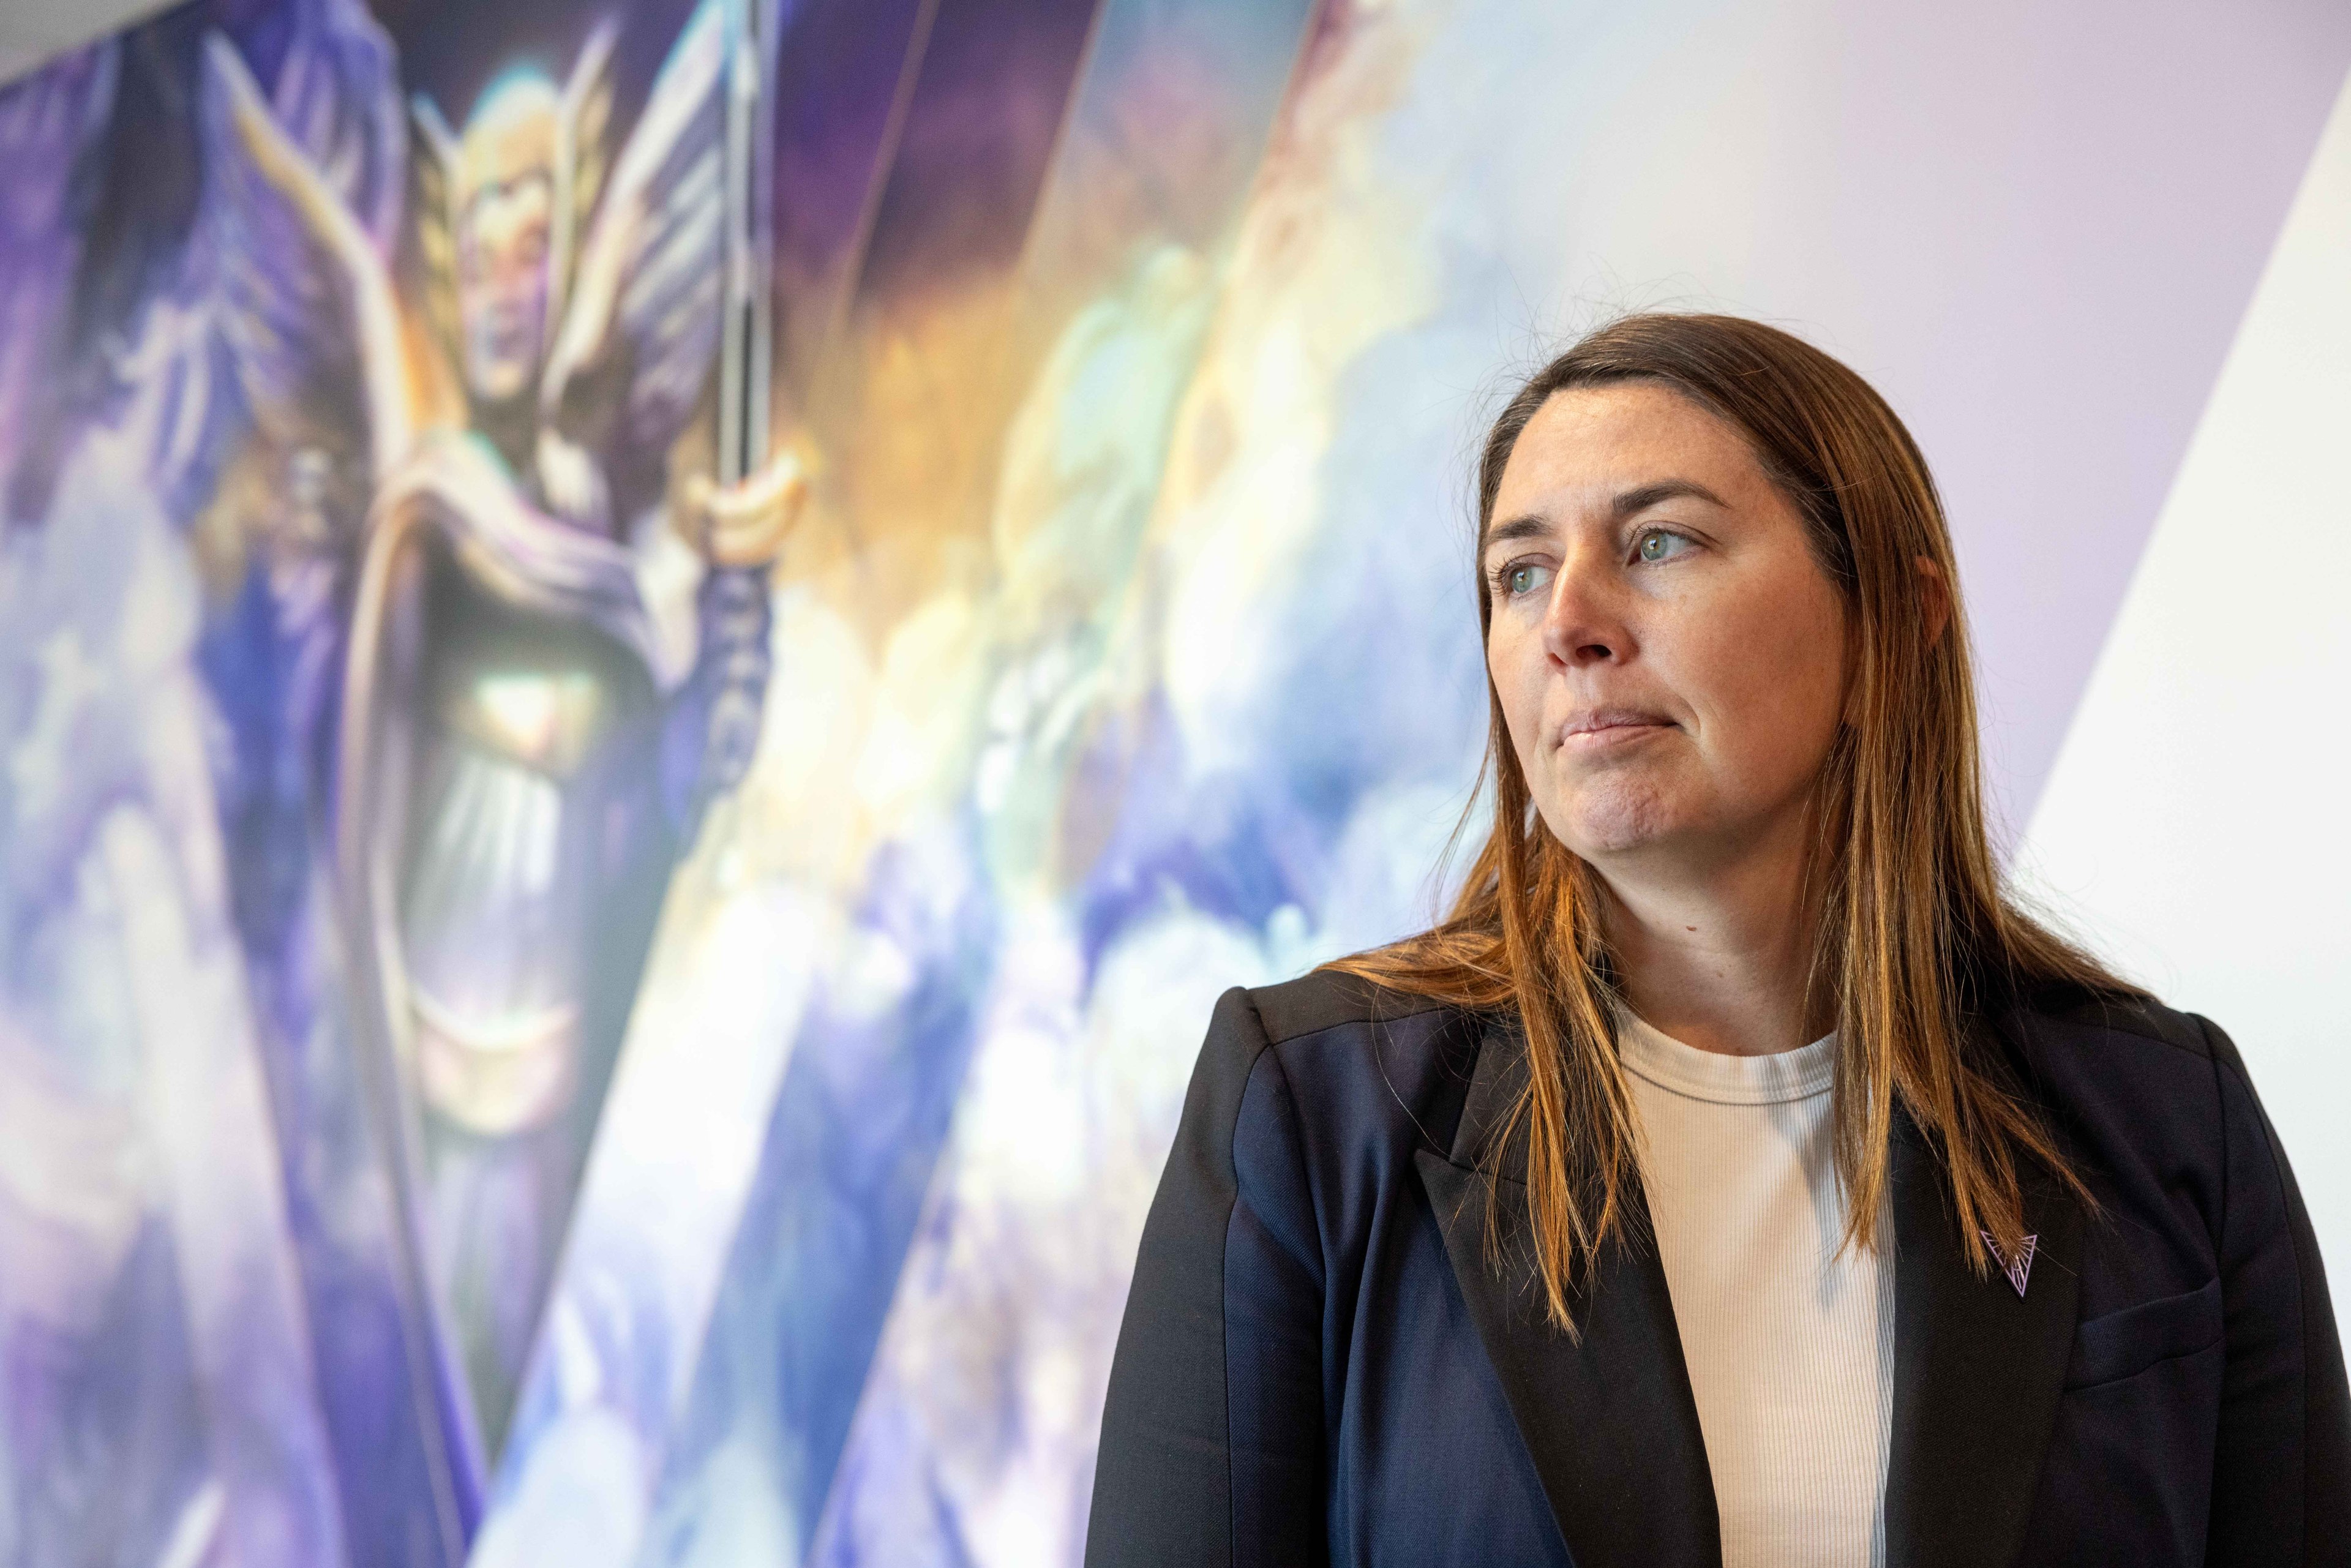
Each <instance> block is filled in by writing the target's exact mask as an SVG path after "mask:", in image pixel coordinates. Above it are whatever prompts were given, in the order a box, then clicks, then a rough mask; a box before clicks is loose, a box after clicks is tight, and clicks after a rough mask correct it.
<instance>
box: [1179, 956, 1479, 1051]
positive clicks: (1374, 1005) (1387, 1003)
mask: <svg viewBox="0 0 2351 1568" xmlns="http://www.w3.org/2000/svg"><path fill="white" fill-rule="evenodd" d="M1235 998H1239V999H1241V1000H1244V1001H1246V1003H1247V1004H1248V1007H1249V1011H1250V1013H1251V1015H1252V1016H1253V1017H1254V1019H1256V1021H1257V1024H1258V1027H1259V1029H1261V1030H1263V1032H1264V1038H1265V1042H1266V1043H1267V1044H1269V1045H1281V1044H1285V1043H1287V1042H1289V1041H1290V1040H1302V1039H1305V1038H1306V1037H1308V1036H1310V1035H1318V1034H1322V1033H1323V1032H1325V1031H1327V1030H1384V1029H1388V1028H1393V1027H1394V1026H1395V1025H1397V1024H1400V1023H1403V1022H1404V1021H1405V1020H1406V1019H1429V1020H1431V1021H1435V1018H1434V1017H1433V1015H1438V1016H1442V1017H1444V1018H1445V1019H1448V1020H1452V1019H1475V1018H1479V1017H1480V1016H1481V1015H1479V1014H1476V1013H1474V1012H1472V1011H1471V1010H1470V1009H1467V1008H1463V1007H1461V1006H1459V1005H1458V1004H1456V1003H1453V1002H1447V1001H1445V1000H1442V999H1440V998H1435V997H1426V996H1417V995H1415V994H1414V993H1412V992H1409V991H1400V990H1397V989H1395V988H1394V987H1390V986H1384V985H1381V984H1380V983H1379V982H1378V981H1376V980H1371V979H1367V978H1365V977H1363V976H1361V975H1357V974H1352V973H1350V972H1348V971H1347V970H1344V969H1327V968H1326V969H1313V970H1310V971H1309V972H1307V973H1306V974H1303V975H1301V976H1299V977H1297V978H1296V979H1294V980H1283V981H1281V982H1280V983H1279V984H1277V985H1271V986H1249V987H1239V986H1236V987H1235V988H1233V989H1232V990H1231V991H1228V992H1227V993H1226V999H1227V1001H1228V1002H1230V1001H1232V1000H1234V999H1235Z"/></svg>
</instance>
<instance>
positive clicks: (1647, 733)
mask: <svg viewBox="0 0 2351 1568" xmlns="http://www.w3.org/2000/svg"><path fill="white" fill-rule="evenodd" d="M1675 727H1676V726H1675V725H1674V724H1673V722H1672V721H1671V720H1669V719H1664V718H1659V717H1658V716H1656V715H1655V714H1632V713H1624V714H1616V713H1611V714H1594V715H1593V716H1591V717H1589V718H1580V719H1577V720H1576V721H1575V722H1574V723H1573V724H1571V725H1569V726H1568V727H1567V730H1566V733H1564V734H1563V735H1562V736H1561V737H1560V744H1561V745H1562V746H1570V747H1574V748H1575V749H1576V750H1578V751H1605V750H1609V749H1611V748H1613V747H1619V746H1630V745H1633V744H1634V743H1635V742H1637V741H1642V740H1646V739H1647V738H1648V737H1651V736H1653V735H1657V734H1660V733H1662V732H1663V731H1666V730H1668V729H1672V728H1675Z"/></svg>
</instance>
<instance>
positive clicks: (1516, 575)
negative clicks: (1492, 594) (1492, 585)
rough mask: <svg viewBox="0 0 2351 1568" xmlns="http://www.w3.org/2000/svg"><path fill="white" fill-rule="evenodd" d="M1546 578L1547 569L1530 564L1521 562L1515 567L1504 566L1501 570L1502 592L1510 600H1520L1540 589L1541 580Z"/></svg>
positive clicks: (1547, 574) (1548, 573)
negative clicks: (1523, 596) (1507, 595)
mask: <svg viewBox="0 0 2351 1568" xmlns="http://www.w3.org/2000/svg"><path fill="white" fill-rule="evenodd" d="M1548 576H1550V572H1549V570H1547V569H1545V568H1543V567H1540V566H1536V565H1533V564H1532V563H1531V562H1523V561H1522V562H1520V564H1519V565H1517V566H1506V567H1504V568H1503V569H1502V591H1503V592H1504V593H1507V594H1509V595H1510V597H1511V598H1512V599H1517V598H1520V597H1521V596H1522V595H1525V594H1529V593H1532V592H1533V591H1535V590H1537V589H1538V588H1541V586H1542V585H1543V580H1544V579H1545V578H1547V577H1548Z"/></svg>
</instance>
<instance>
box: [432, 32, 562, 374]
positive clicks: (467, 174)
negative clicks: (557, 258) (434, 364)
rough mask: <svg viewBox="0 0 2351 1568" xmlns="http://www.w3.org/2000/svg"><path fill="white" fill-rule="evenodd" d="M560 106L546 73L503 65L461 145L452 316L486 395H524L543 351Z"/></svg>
mask: <svg viewBox="0 0 2351 1568" xmlns="http://www.w3.org/2000/svg"><path fill="white" fill-rule="evenodd" d="M560 103H561V100H560V99H559V96H558V95H557V92H556V88H555V84H554V83H553V82H552V81H550V80H549V79H548V78H547V77H545V76H544V75H541V74H540V73H538V72H537V71H528V70H517V71H512V72H509V73H507V75H505V76H502V77H500V78H498V79H497V80H496V81H495V82H493V83H492V84H491V85H490V87H489V88H488V89H486V91H485V92H484V93H483V94H482V97H481V100H480V102H478V103H477V104H476V105H475V108H474V112H473V114H472V116H471V117H470V118H469V119H467V120H466V121H465V134H464V136H463V137H462V138H461V139H460V141H459V142H458V147H457V158H456V168H455V181H454V189H453V191H452V193H451V194H452V197H453V200H452V203H451V205H452V207H453V209H454V212H455V229H456V236H455V237H456V242H457V243H456V252H457V319H458V324H459V333H460V337H461V340H462V342H461V349H462V352H463V356H464V360H465V383H466V386H467V388H468V389H469V390H470V391H471V392H473V394H474V396H475V398H476V399H479V400H481V401H483V402H507V401H509V400H511V399H514V398H517V397H519V396H521V395H523V394H524V393H526V392H529V391H530V390H531V389H532V387H533V386H534V385H535V384H536V382H537V381H538V371H539V362H540V359H541V357H542V356H543V355H544V353H545V352H546V349H547V338H548V330H549V329H548V297H549V288H550V287H551V280H550V278H549V260H548V257H549V237H550V235H551V232H552V229H553V226H554V221H555V198H556V177H555V176H556V169H555V161H556V158H557V156H558V152H557V149H558V146H559V140H560V138H559V121H560V118H561V108H560Z"/></svg>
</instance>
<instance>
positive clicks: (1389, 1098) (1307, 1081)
mask: <svg viewBox="0 0 2351 1568" xmlns="http://www.w3.org/2000/svg"><path fill="white" fill-rule="evenodd" d="M1500 1021H1501V1020H1500V1019H1498V1018H1497V1017H1496V1016H1495V1015H1493V1014H1490V1013H1487V1012H1483V1011H1479V1010H1478V1009H1471V1008H1467V1007H1463V1006H1461V1005H1459V1004H1458V1003H1454V1002H1449V1001H1446V1000H1443V999H1441V998H1433V997H1427V996H1419V995H1415V994H1413V993H1411V992H1407V991H1401V990H1396V989H1395V988H1391V987H1387V986H1383V985H1380V984H1378V983H1377V982H1375V981H1373V980H1369V979H1366V978H1364V977H1362V976H1359V975H1353V974H1349V973H1347V972H1345V971H1343V970H1337V969H1317V970H1314V971H1312V972H1311V973H1309V974H1306V975H1302V976H1301V977H1298V978H1296V979H1294V980H1286V981H1283V982H1282V983H1280V984H1279V985H1271V986H1253V987H1240V986H1236V987H1234V988H1232V989H1230V990H1228V991H1227V992H1226V993H1225V994H1224V996H1223V997H1222V998H1220V999H1219V1000H1218V1002H1217V1011H1216V1016H1215V1019H1214V1020H1213V1021H1212V1022H1211V1023H1210V1025H1209V1028H1208V1039H1207V1044H1206V1046H1205V1047H1204V1048H1203V1049H1202V1052H1201V1064H1200V1066H1201V1071H1202V1072H1203V1073H1205V1074H1208V1075H1211V1076H1212V1077H1214V1078H1216V1079H1219V1080H1223V1081H1225V1082H1230V1083H1232V1084H1233V1085H1234V1088H1235V1090H1236V1091H1238V1090H1240V1089H1241V1085H1242V1081H1246V1080H1249V1079H1251V1078H1257V1077H1263V1078H1265V1079H1266V1080H1268V1081H1269V1082H1270V1084H1278V1085H1279V1089H1280V1092H1281V1094H1282V1096H1283V1098H1284V1099H1286V1100H1287V1102H1288V1103H1289V1104H1290V1106H1292V1107H1293V1108H1294V1113H1295V1114H1296V1115H1297V1116H1298V1117H1299V1118H1300V1120H1301V1122H1304V1123H1311V1124H1321V1125H1322V1126H1323V1127H1324V1130H1325V1131H1326V1132H1329V1133H1338V1134H1342V1136H1341V1139H1340V1141H1341V1142H1347V1141H1350V1140H1351V1138H1352V1137H1353V1136H1356V1135H1362V1134H1371V1135H1374V1136H1380V1135H1384V1130H1386V1129H1388V1126H1389V1124H1391V1123H1394V1124H1395V1125H1396V1127H1397V1128H1400V1129H1413V1128H1415V1127H1417V1129H1418V1130H1419V1131H1420V1133H1422V1134H1424V1135H1436V1136H1437V1137H1438V1146H1439V1148H1440V1150H1441V1149H1442V1148H1443V1147H1444V1146H1446V1145H1445V1142H1444V1138H1445V1136H1446V1135H1449V1131H1450V1125H1451V1124H1452V1122H1453V1121H1454V1120H1455V1119H1456V1118H1457V1117H1458V1113H1459V1108H1460V1103H1461V1099H1462V1095H1463V1093H1464V1092H1465V1091H1466V1090H1467V1087H1468V1083H1469V1082H1470V1079H1471V1077H1472V1076H1473V1074H1474V1073H1475V1071H1476V1069H1477V1065H1478V1059H1479V1053H1480V1051H1482V1050H1483V1049H1484V1047H1485V1045H1486V1042H1487V1040H1489V1037H1490V1036H1491V1035H1492V1034H1493V1033H1494V1031H1495V1029H1496V1027H1497V1025H1498V1024H1499V1022H1500ZM1242 1098H1243V1095H1242V1093H1240V1092H1236V1093H1234V1094H1233V1096H1232V1103H1233V1104H1234V1107H1235V1109H1236V1111H1238V1107H1239V1102H1240V1100H1241V1099H1242ZM1439 1124H1443V1126H1442V1128H1440V1126H1439ZM1318 1141H1320V1140H1318Z"/></svg>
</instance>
